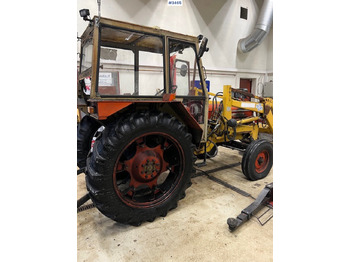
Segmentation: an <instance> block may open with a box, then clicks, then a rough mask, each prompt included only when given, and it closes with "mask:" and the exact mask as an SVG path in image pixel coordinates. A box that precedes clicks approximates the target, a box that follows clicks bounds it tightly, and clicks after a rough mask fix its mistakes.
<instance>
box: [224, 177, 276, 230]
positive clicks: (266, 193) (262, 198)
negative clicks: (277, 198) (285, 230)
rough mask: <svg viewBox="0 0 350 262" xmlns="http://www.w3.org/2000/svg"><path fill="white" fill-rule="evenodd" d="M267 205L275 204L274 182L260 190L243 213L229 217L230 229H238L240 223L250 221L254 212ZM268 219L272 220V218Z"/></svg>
mask: <svg viewBox="0 0 350 262" xmlns="http://www.w3.org/2000/svg"><path fill="white" fill-rule="evenodd" d="M266 205H271V206H273V183H270V184H268V185H266V186H265V188H264V189H263V190H262V191H261V192H260V194H259V196H258V198H257V199H256V200H255V201H254V202H253V203H251V204H250V205H249V206H248V207H246V208H245V209H243V210H242V212H241V214H239V215H238V216H237V217H236V218H233V217H230V218H228V219H227V224H228V227H229V229H230V230H231V231H234V230H236V229H237V228H238V227H239V226H240V225H242V224H243V223H244V222H246V221H248V220H249V219H250V218H251V217H252V216H253V214H254V213H256V212H257V211H258V210H260V208H261V207H263V206H266ZM268 220H270V218H269V219H268ZM268 220H267V221H268ZM267 221H266V222H267ZM266 222H265V223H266Z"/></svg>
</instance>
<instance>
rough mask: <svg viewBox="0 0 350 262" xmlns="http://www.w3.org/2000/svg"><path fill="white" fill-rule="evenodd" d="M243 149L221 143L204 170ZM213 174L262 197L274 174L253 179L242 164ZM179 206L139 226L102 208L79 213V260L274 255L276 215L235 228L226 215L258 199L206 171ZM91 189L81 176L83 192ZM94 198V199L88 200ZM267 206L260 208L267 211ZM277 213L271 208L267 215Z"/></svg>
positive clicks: (237, 156)
mask: <svg viewBox="0 0 350 262" xmlns="http://www.w3.org/2000/svg"><path fill="white" fill-rule="evenodd" d="M241 159H242V155H241V154H240V153H239V152H238V151H232V150H230V149H227V148H223V147H219V153H218V155H217V156H216V157H215V158H213V159H209V160H207V166H205V167H202V168H200V169H201V170H210V169H213V168H216V167H221V166H223V165H229V164H233V163H237V162H240V161H241ZM210 175H212V176H214V177H216V178H219V179H221V180H224V181H226V182H228V183H229V184H231V185H233V186H235V187H238V188H239V189H242V190H244V191H246V192H248V193H250V194H251V195H252V196H253V197H255V198H256V197H257V196H258V195H259V193H260V191H261V190H262V189H263V188H264V187H265V185H266V184H268V183H271V182H272V180H273V170H271V172H270V174H269V175H268V176H267V177H266V178H265V179H262V180H259V181H249V180H247V179H246V178H245V177H244V175H243V173H242V172H241V168H240V165H239V166H236V167H234V168H231V169H225V170H222V171H218V172H215V173H211V174H210ZM192 183H193V184H192V186H191V187H190V188H189V189H188V190H187V191H186V197H185V198H184V199H183V200H180V201H179V204H178V207H177V208H176V209H174V210H172V211H170V212H169V213H168V215H167V216H166V217H164V218H163V217H159V218H157V219H155V220H154V222H152V223H149V222H145V223H143V224H142V225H141V226H139V227H133V226H127V225H122V224H119V223H116V222H114V221H112V220H110V219H109V218H107V217H105V216H104V215H102V214H101V213H100V212H99V211H98V210H97V209H96V208H93V209H89V210H86V211H82V212H79V213H78V214H77V239H78V243H77V247H78V261H201V262H203V261H249V262H251V261H255V262H257V261H261V262H262V261H272V260H273V249H272V246H273V245H272V243H273V241H272V239H273V219H271V220H270V221H268V222H267V223H266V224H265V225H264V226H261V225H260V223H259V221H258V220H257V218H256V217H253V218H252V219H251V220H249V221H248V222H247V223H245V224H244V225H242V226H241V227H240V228H238V229H237V230H236V231H234V232H230V231H229V229H228V225H227V223H226V220H227V218H228V217H236V216H237V215H239V214H240V212H241V210H242V209H244V208H245V207H247V206H248V205H249V204H250V203H252V202H253V199H252V198H249V197H245V196H242V195H240V194H238V193H236V192H234V191H232V190H231V189H228V188H226V187H224V186H222V185H220V184H218V183H216V182H214V181H212V180H210V179H208V178H207V177H206V176H198V177H195V178H193V179H192ZM85 193H86V188H85V181H84V175H83V174H82V175H80V176H78V193H77V194H78V197H81V196H83V195H84V194H85ZM88 203H91V202H90V200H89V201H88V202H87V203H86V204H88ZM265 210H267V208H265V207H264V208H263V209H262V210H261V211H260V212H259V213H258V214H257V216H258V215H260V214H262V213H263V212H264V211H265ZM270 215H272V210H270V211H269V212H268V213H267V214H266V215H264V216H263V217H262V218H261V220H264V219H265V220H266V219H267V218H268V217H269V216H270Z"/></svg>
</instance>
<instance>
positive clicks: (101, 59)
mask: <svg viewBox="0 0 350 262" xmlns="http://www.w3.org/2000/svg"><path fill="white" fill-rule="evenodd" d="M80 13H81V16H83V17H84V19H85V20H88V21H89V25H88V26H87V28H86V30H85V32H84V33H83V34H82V36H81V54H80V68H79V73H78V110H79V116H80V117H79V125H78V137H77V164H78V166H79V167H80V169H81V170H82V172H84V173H85V175H86V187H87V190H88V197H89V198H91V200H92V201H93V203H94V204H95V206H96V207H97V209H98V210H99V211H100V212H102V213H103V214H104V215H106V216H107V217H109V218H111V219H113V220H115V221H117V222H120V223H126V224H131V225H139V224H141V223H142V222H144V221H153V220H154V219H155V218H156V217H158V216H165V215H166V214H167V212H168V211H169V210H170V209H173V208H175V207H176V206H177V203H178V201H179V200H180V199H181V198H183V197H185V190H186V189H187V188H188V187H189V186H190V185H191V176H192V175H193V174H194V172H195V168H194V165H195V161H196V160H197V158H201V159H203V161H202V162H201V163H205V160H206V159H207V158H210V157H215V155H216V153H217V150H218V146H219V145H223V146H228V147H230V148H240V149H245V153H244V156H243V159H242V171H243V173H244V175H245V176H246V177H247V178H248V179H250V180H257V179H261V178H263V177H265V176H267V175H268V173H269V171H270V169H271V167H272V144H271V143H270V142H268V141H266V140H261V139H258V135H259V133H261V132H264V133H270V134H272V130H273V124H272V110H273V106H272V105H273V102H272V99H265V98H261V97H256V96H253V95H251V94H249V93H246V92H243V91H240V90H236V89H233V88H231V86H224V89H223V92H220V93H217V94H212V93H209V92H208V91H207V88H206V83H205V72H204V67H203V66H202V61H201V57H202V56H203V54H204V53H205V52H206V51H208V48H207V42H208V40H207V39H206V38H205V37H203V36H198V37H194V36H188V35H183V34H179V33H174V32H169V31H165V30H161V29H159V28H151V27H146V26H141V25H135V24H130V23H126V22H120V21H116V20H111V19H107V18H103V17H93V19H90V18H89V12H88V10H87V9H84V10H81V11H80ZM195 81H200V83H201V85H200V87H199V88H198V87H196V86H195ZM237 92H238V93H240V94H243V95H246V96H250V97H251V98H253V99H254V102H252V101H242V100H240V99H238V98H237V96H236V95H235V94H236V93H237ZM232 107H235V108H237V107H238V108H244V109H249V110H251V111H252V112H254V113H253V115H252V116H251V117H247V118H243V119H240V120H235V119H233V118H232ZM209 109H210V110H209ZM209 115H210V117H209ZM92 145H93V146H92ZM199 164H200V163H199Z"/></svg>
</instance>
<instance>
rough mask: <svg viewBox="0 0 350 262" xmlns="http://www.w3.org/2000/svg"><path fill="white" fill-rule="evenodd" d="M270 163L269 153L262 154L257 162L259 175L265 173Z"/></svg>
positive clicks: (256, 168)
mask: <svg viewBox="0 0 350 262" xmlns="http://www.w3.org/2000/svg"><path fill="white" fill-rule="evenodd" d="M268 162H269V155H268V153H267V151H263V152H260V153H259V154H258V156H257V158H256V160H255V170H256V172H258V173H261V172H263V171H264V170H265V169H266V167H267V164H268Z"/></svg>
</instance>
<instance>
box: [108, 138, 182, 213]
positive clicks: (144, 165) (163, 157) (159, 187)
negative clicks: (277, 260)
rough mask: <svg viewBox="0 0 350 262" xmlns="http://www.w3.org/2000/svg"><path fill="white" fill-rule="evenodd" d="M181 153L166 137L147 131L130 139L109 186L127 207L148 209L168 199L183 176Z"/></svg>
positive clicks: (176, 144)
mask: <svg viewBox="0 0 350 262" xmlns="http://www.w3.org/2000/svg"><path fill="white" fill-rule="evenodd" d="M184 163H185V157H184V152H183V150H182V148H181V146H180V145H179V143H178V142H177V141H176V140H175V139H174V138H173V137H172V136H170V135H168V134H165V133H161V132H150V133H146V134H143V135H142V136H140V137H137V138H135V139H134V140H132V141H131V142H130V143H129V144H128V145H127V146H126V147H125V148H124V150H123V151H122V153H121V154H120V155H119V156H118V158H117V161H116V163H115V166H114V172H113V185H114V189H115V191H116V193H117V195H118V196H119V198H120V199H121V200H122V201H123V202H124V203H125V204H127V205H128V206H131V207H152V206H156V205H159V204H161V203H162V202H164V201H165V200H166V199H168V198H169V197H170V196H171V194H172V193H173V192H174V190H175V189H176V188H177V186H178V184H179V181H180V180H181V178H182V176H183V172H184V169H183V166H184Z"/></svg>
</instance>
